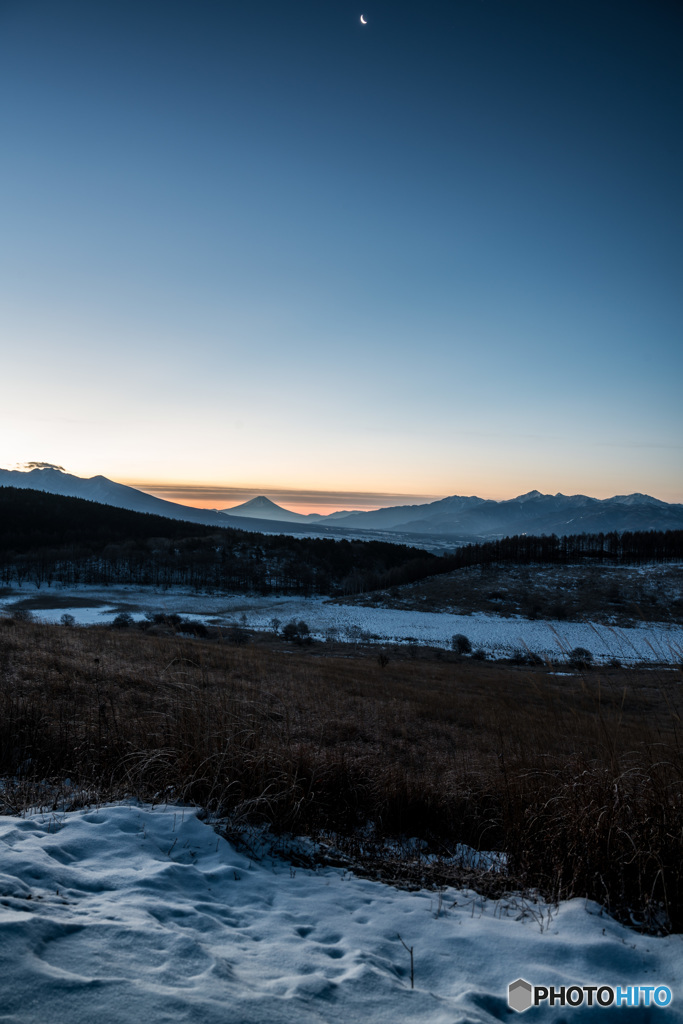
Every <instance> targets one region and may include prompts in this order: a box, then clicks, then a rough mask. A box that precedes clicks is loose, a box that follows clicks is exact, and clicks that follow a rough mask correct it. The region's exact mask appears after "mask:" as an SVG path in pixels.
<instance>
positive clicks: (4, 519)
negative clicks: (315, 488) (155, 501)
mask: <svg viewBox="0 0 683 1024" xmlns="http://www.w3.org/2000/svg"><path fill="white" fill-rule="evenodd" d="M436 563H438V558H437V556H436V555H433V554H431V553H430V552H427V551H422V550H421V549H420V548H413V547H408V546H407V545H402V544H401V545H397V544H391V543H385V542H382V541H357V540H341V541H336V540H332V539H330V538H322V537H313V538H308V537H289V536H286V535H284V534H257V533H252V532H248V531H246V530H236V529H233V528H230V527H226V528H224V529H215V528H214V527H211V526H200V525H197V524H195V523H187V522H183V521H182V520H175V519H166V518H165V517H163V516H156V515H150V514H148V513H143V512H131V511H129V510H128V509H120V508H115V507H113V506H111V505H100V504H98V503H96V502H92V501H86V500H85V499H83V498H70V497H64V496H62V495H56V494H47V493H44V492H42V491H31V490H27V489H21V488H16V487H0V582H1V583H3V584H4V585H12V584H16V583H19V584H23V583H32V584H34V585H36V586H38V587H40V586H43V585H45V586H51V585H52V584H53V583H61V584H65V585H69V586H72V585H78V584H97V585H100V586H109V585H113V584H122V583H125V584H134V585H138V586H157V587H159V586H160V587H171V586H188V587H193V588H195V589H198V590H199V589H201V590H219V591H220V590H224V591H256V592H261V593H263V594H267V593H282V594H302V595H306V594H334V593H337V594H355V593H362V592H364V591H366V590H373V589H377V588H379V587H383V586H391V585H395V584H397V583H408V582H412V581H414V580H417V579H423V578H424V577H425V576H428V575H430V574H431V572H433V571H434V569H433V566H434V565H435V564H436Z"/></svg>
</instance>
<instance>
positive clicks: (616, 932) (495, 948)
mask: <svg viewBox="0 0 683 1024" xmlns="http://www.w3.org/2000/svg"><path fill="white" fill-rule="evenodd" d="M524 907H525V904H524V902H523V901H522V900H521V899H511V900H507V901H497V902H496V901H489V902H487V901H484V900H482V899H480V898H479V897H477V896H475V895H474V894H473V893H471V892H469V893H468V892H459V891H456V890H448V891H447V892H446V893H445V894H444V898H443V902H442V906H441V907H440V906H439V903H438V899H437V896H436V895H435V894H434V893H432V892H427V891H422V892H404V891H400V890H396V889H393V888H391V887H389V886H383V885H382V884H380V883H378V882H374V881H369V880H365V879H360V878H357V877H355V876H353V875H350V874H348V873H347V872H344V871H342V870H340V869H336V868H324V869H319V870H317V871H313V870H306V869H300V868H297V869H296V870H295V869H293V868H292V867H290V866H289V865H288V864H287V863H286V862H283V861H273V860H264V861H260V862H258V863H253V862H250V861H249V859H248V858H247V857H246V856H244V855H242V854H241V853H238V852H237V851H236V850H235V849H234V848H233V847H232V846H231V845H230V844H229V843H227V842H226V841H225V840H223V839H219V838H218V837H217V835H216V833H215V832H214V831H213V830H212V829H211V828H210V827H209V826H208V825H206V824H203V823H202V822H200V821H199V820H198V819H197V818H196V816H195V812H194V811H193V810H191V809H188V808H184V809H183V808H178V807H166V808H155V809H151V808H150V807H148V806H139V805H134V806H128V805H120V804H119V805H114V806H106V807H101V808H98V809H97V810H81V811H74V812H70V813H66V814H56V815H49V816H41V815H36V816H33V817H30V818H26V819H21V818H10V817H0V963H2V965H3V968H2V974H1V975H0V1021H3V1022H14V1024H19V1022H21V1024H32V1022H34V1021H35V1022H37V1021H41V1022H43V1021H45V1020H48V1019H49V1020H50V1021H53V1022H56V1024H61V1022H64V1024H67V1022H68V1024H81V1022H83V1024H85V1022H88V1024H90V1022H92V1021H97V1022H98V1024H114V1022H117V1024H119V1022H121V1024H123V1022H130V1021H137V1020H142V1021H149V1022H155V1024H157V1022H166V1024H172V1022H179V1021H193V1022H197V1024H199V1022H201V1024H213V1022H218V1021H220V1022H222V1024H225V1022H240V1024H252V1022H253V1024H264V1022H269V1024H288V1022H297V1024H301V1022H309V1021H310V1022H318V1024H320V1022H342V1021H343V1022H345V1024H354V1022H363V1024H365V1022H382V1024H383V1022H386V1024H389V1022H391V1024H396V1022H400V1021H416V1022H417V1021H420V1022H425V1024H432V1022H433V1024H437V1022H438V1024H456V1022H465V1021H467V1022H478V1021H481V1022H484V1021H494V1020H501V1019H508V1018H509V1017H514V1016H515V1015H514V1013H513V1012H512V1011H510V1010H509V1009H508V1005H507V986H508V984H509V982H511V981H514V980H515V979H517V978H518V977H520V976H521V977H523V978H525V979H526V980H528V981H530V982H531V983H532V984H537V985H540V984H554V985H567V984H579V985H591V984H612V985H616V984H621V985H627V984H639V983H640V984H642V985H669V986H670V987H671V988H672V990H673V994H674V998H673V1002H672V1004H671V1005H670V1006H669V1007H668V1008H666V1009H660V1008H654V1007H653V1008H651V1009H643V1008H641V1009H639V1010H635V1012H629V1010H628V1009H627V1008H621V1009H620V1010H614V1009H612V1010H609V1009H608V1010H605V1009H601V1008H599V1007H593V1008H585V1007H584V1008H582V1009H575V1010H569V1009H564V1010H561V1009H560V1008H559V1007H556V1008H550V1007H540V1008H532V1009H531V1010H530V1011H529V1016H528V1018H526V1017H525V1018H524V1019H528V1020H529V1021H532V1020H537V1021H551V1020H552V1021H556V1022H558V1024H559V1022H560V1021H567V1020H570V1019H574V1017H576V1019H577V1020H604V1019H608V1020H611V1019H614V1017H615V1015H616V1014H619V1013H620V1014H622V1015H623V1016H624V1017H625V1018H626V1019H627V1020H633V1021H634V1022H635V1021H636V1020H638V1021H643V1020H647V1021H662V1022H669V1021H682V1020H683V1013H682V1010H683V992H681V980H682V975H683V969H682V965H683V942H682V941H681V937H680V936H671V937H668V938H652V937H650V936H642V935H639V934H636V933H634V932H631V931H628V930H627V929H625V928H623V927H622V926H620V925H618V924H617V923H615V922H614V921H612V920H611V919H610V918H608V917H605V916H602V915H601V914H600V910H599V908H598V907H597V905H596V904H593V903H587V902H586V901H584V900H578V899H577V900H572V901H570V902H567V903H564V904H561V905H560V907H559V908H556V909H552V910H550V911H549V909H548V908H547V907H545V906H543V905H538V904H533V903H530V904H527V908H528V909H527V913H526V914H525V913H524ZM399 934H400V936H401V938H402V939H403V940H404V942H405V943H406V944H407V945H408V946H412V947H413V949H414V958H415V988H414V990H412V991H411V987H410V958H409V955H408V953H407V951H406V949H405V948H404V947H403V945H402V944H401V942H400V940H399V938H398V936H399ZM678 999H680V1000H681V1001H680V1002H678V1001H677V1000H678Z"/></svg>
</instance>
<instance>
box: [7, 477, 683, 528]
mask: <svg viewBox="0 0 683 1024" xmlns="http://www.w3.org/2000/svg"><path fill="white" fill-rule="evenodd" d="M2 485H5V486H10V487H28V488H32V489H34V490H39V491H46V492H48V493H52V494H63V495H67V496H69V497H76V498H88V499H90V500H91V501H98V502H102V503H104V504H108V505H114V506H116V507H118V508H127V509H130V510H131V511H134V512H150V513H153V514H156V515H163V516H166V517H167V518H170V519H183V520H186V521H188V522H196V523H201V524H202V525H207V526H215V527H226V526H233V527H236V528H238V529H243V530H244V529H247V530H251V531H258V532H262V533H273V532H287V533H295V534H300V533H308V534H313V535H318V536H319V535H323V536H325V535H327V536H330V535H332V534H334V536H336V537H344V536H347V537H353V536H357V537H359V538H365V539H367V538H369V537H370V536H374V537H376V536H378V535H380V536H381V537H383V538H384V539H387V540H395V542H396V543H402V542H404V541H405V542H409V543H416V541H414V540H410V539H409V538H410V537H411V536H412V535H420V536H422V537H430V536H431V537H435V538H436V537H441V538H452V539H453V543H457V542H463V541H467V540H472V539H495V538H500V537H505V536H512V535H513V534H523V533H526V534H551V533H555V534H558V535H563V534H575V533H609V532H611V531H613V530H617V531H624V530H667V529H672V530H673V529H683V504H670V503H667V502H665V501H661V500H660V499H658V498H653V497H651V496H650V495H648V494H640V493H634V494H620V495H615V496H614V497H612V498H591V497H589V496H588V495H585V494H572V495H566V494H561V493H560V494H554V495H552V494H542V493H541V492H540V491H536V490H533V491H528V492H527V493H526V494H520V495H518V496H517V497H516V498H509V499H506V500H503V501H494V500H492V499H490V498H479V497H476V496H474V495H472V496H462V495H451V496H450V497H447V498H440V499H439V500H437V501H432V502H428V503H426V504H422V505H398V506H392V507H388V508H379V509H375V510H373V511H371V512H362V511H345V512H335V513H331V514H330V515H319V514H317V513H311V514H309V515H303V514H301V513H298V512H292V511H290V510H289V509H285V508H282V506H280V505H277V504H276V503H275V502H274V501H272V500H271V499H270V498H268V497H267V496H266V495H258V496H257V497H255V498H252V499H251V500H250V501H247V502H244V503H243V504H242V505H238V506H235V507H234V508H229V509H224V510H210V509H198V508H192V507H190V506H187V505H178V504H175V503H174V502H171V501H164V499H163V498H156V497H154V496H153V495H151V494H147V493H146V492H144V491H140V490H137V489H136V488H135V487H128V486H126V485H125V484H119V483H115V482H114V481H112V480H109V479H107V477H104V476H94V477H90V478H82V477H77V476H73V475H71V474H69V473H65V472H63V471H61V470H58V469H55V468H51V467H48V468H40V469H33V470H31V471H30V472H22V471H18V470H0V486H2Z"/></svg>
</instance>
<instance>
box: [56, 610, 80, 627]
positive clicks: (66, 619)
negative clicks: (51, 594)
mask: <svg viewBox="0 0 683 1024" xmlns="http://www.w3.org/2000/svg"><path fill="white" fill-rule="evenodd" d="M59 621H60V622H61V624H62V625H63V626H69V627H73V626H75V625H76V620H75V618H74V617H73V615H69V613H68V612H64V614H63V615H62V617H61V618H60V620H59Z"/></svg>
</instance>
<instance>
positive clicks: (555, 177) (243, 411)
mask: <svg viewBox="0 0 683 1024" xmlns="http://www.w3.org/2000/svg"><path fill="white" fill-rule="evenodd" d="M364 3H365V0H361V3H360V5H357V4H355V3H348V2H346V0H301V2H291V3H290V2H287V0H278V2H266V0H264V2H260V3H259V2H252V0H249V2H246V3H243V4H238V3H232V2H230V0H223V2H218V0H216V2H207V0H193V2H191V3H190V2H186V3H179V2H170V0H168V2H159V3H155V2H146V0H136V2H126V0H116V2H110V0H98V2H97V3H92V2H89V0H84V2H81V3H74V2H68V0H67V2H63V3H59V4H56V3H54V2H52V0H50V2H32V0H22V2H2V0H0V132H1V137H2V140H3V145H2V147H1V149H0V204H1V206H2V210H1V218H0V219H1V220H2V224H3V228H2V235H1V237H0V303H1V305H2V309H3V315H2V320H1V324H0V331H1V332H2V333H1V337H2V351H3V363H4V373H3V377H4V379H5V382H6V383H5V389H4V391H5V395H4V398H3V402H2V404H1V407H0V463H1V464H2V465H5V466H8V467H9V466H13V465H15V464H16V463H19V462H23V461H28V460H34V459H39V460H45V461H51V462H56V463H59V464H60V465H64V466H66V468H67V469H69V470H70V471H72V472H76V473H79V474H81V475H91V474H94V473H104V474H105V475H107V476H110V477H112V478H114V479H118V480H123V481H127V482H138V483H145V484H149V485H150V487H152V486H154V485H155V484H158V485H161V484H165V485H167V486H171V487H172V486H174V485H178V487H179V488H180V487H184V488H189V490H186V491H182V492H181V491H179V493H182V494H183V495H185V496H189V497H190V498H192V500H194V501H196V502H199V501H201V500H202V494H203V488H206V489H207V494H208V489H209V488H215V487H217V486H219V487H221V486H222V487H225V488H233V489H234V493H235V494H239V495H240V499H241V496H242V495H244V496H249V495H250V494H251V493H256V492H262V491H266V492H267V493H284V492H287V493H288V494H291V495H293V496H294V498H296V495H297V492H299V491H302V492H304V493H303V494H302V495H301V496H300V497H301V501H302V502H304V501H305V495H306V493H307V492H314V491H315V492H322V493H324V492H332V499H333V498H334V494H336V493H337V492H339V501H340V504H341V505H346V504H347V502H345V501H344V496H345V495H346V496H350V495H352V494H360V493H361V492H363V493H364V494H368V493H369V494H370V495H372V493H373V492H381V494H382V495H385V496H386V495H387V494H395V495H402V494H407V495H411V496H415V495H418V496H419V495H426V496H430V497H431V496H436V495H445V494H454V493H460V494H462V493H470V494H471V493H476V494H480V495H482V496H485V497H498V498H502V497H510V496H512V495H513V494H517V493H522V492H524V491H526V490H529V489H531V488H536V487H537V488H539V489H540V490H543V491H553V492H554V491H557V490H562V491H564V492H577V491H581V492H584V493H591V494H595V495H597V496H606V495H609V494H614V493H623V492H626V491H636V490H638V491H645V492H649V493H652V494H655V495H656V496H658V497H662V498H665V499H667V500H677V501H683V414H682V413H681V404H682V403H681V401H680V386H681V380H682V379H683V365H682V364H683V344H682V340H681V323H682V317H681V313H682V309H681V306H682V300H681V294H682V290H681V280H683V275H682V273H681V271H682V270H683V267H682V265H681V264H682V263H683V258H682V255H681V252H682V250H681V241H680V239H681V237H683V232H682V228H683V224H682V223H681V222H682V220H683V217H682V207H683V200H682V197H681V193H682V191H683V190H682V189H681V181H682V180H683V174H682V172H683V159H682V157H683V140H682V137H681V126H682V125H683V116H682V115H683V110H682V109H681V107H682V106H683V103H682V98H683V80H682V79H683V72H682V70H681V69H683V12H682V11H681V8H680V6H679V5H678V4H676V3H673V2H664V0H643V2H630V0H618V2H604V3H603V2H600V0H592V2H584V0H571V2H570V0H565V2H560V0H558V2H548V0H526V2H524V0H519V2H518V0H450V2H448V3H443V2H442V3H437V2H430V0H424V2H423V3H421V4H418V5H416V4H408V3H407V2H403V0H376V2H375V0H373V2H372V3H368V5H367V6H363V4H364ZM361 13H364V14H365V16H366V18H367V20H368V25H367V26H366V27H362V26H361V24H360V14H361ZM166 493H169V492H168V491H167V492H166ZM183 500H185V499H183ZM235 500H237V498H236V499H235ZM316 500H322V499H321V498H320V494H318V498H317V499H316ZM396 500H399V499H398V498H397V499H396ZM207 502H209V499H208V497H207ZM365 503H366V504H368V503H370V504H371V503H372V498H371V497H370V498H368V499H367V500H366V501H365ZM377 503H378V504H385V503H388V502H387V501H386V500H384V499H383V500H378V502H377ZM289 504H290V507H294V506H295V505H296V501H293V500H290V501H289ZM328 507H329V506H328Z"/></svg>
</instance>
